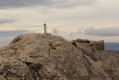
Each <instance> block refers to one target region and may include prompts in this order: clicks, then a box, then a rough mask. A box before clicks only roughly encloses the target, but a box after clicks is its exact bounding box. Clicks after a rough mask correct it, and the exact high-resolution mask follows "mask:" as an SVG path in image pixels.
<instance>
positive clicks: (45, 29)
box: [44, 23, 47, 33]
mask: <svg viewBox="0 0 119 80" xmlns="http://www.w3.org/2000/svg"><path fill="white" fill-rule="evenodd" d="M44 33H47V26H46V23H44Z"/></svg>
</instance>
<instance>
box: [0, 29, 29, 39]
mask: <svg viewBox="0 0 119 80" xmlns="http://www.w3.org/2000/svg"><path fill="white" fill-rule="evenodd" d="M27 32H29V31H27V30H17V31H0V37H15V36H17V35H19V34H23V33H27Z"/></svg>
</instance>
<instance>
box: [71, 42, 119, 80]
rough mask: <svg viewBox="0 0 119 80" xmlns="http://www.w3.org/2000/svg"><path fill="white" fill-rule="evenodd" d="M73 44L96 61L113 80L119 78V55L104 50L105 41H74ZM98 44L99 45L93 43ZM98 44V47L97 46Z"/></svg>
mask: <svg viewBox="0 0 119 80" xmlns="http://www.w3.org/2000/svg"><path fill="white" fill-rule="evenodd" d="M72 43H73V45H74V46H75V47H77V48H78V49H80V50H81V51H82V52H83V53H84V54H85V55H87V56H89V57H90V58H91V59H92V60H93V61H95V62H96V63H97V64H98V65H100V66H101V68H102V69H103V70H104V71H105V73H106V74H107V75H108V76H109V77H110V78H111V79H112V80H119V76H118V75H119V55H114V54H108V53H107V52H106V51H104V42H103V41H93V42H91V41H89V43H85V42H84V43H82V42H81V43H80V42H78V41H77V40H75V41H72ZM92 43H93V44H97V45H92ZM96 46H97V47H96Z"/></svg>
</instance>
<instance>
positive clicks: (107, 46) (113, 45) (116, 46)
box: [105, 42, 119, 50]
mask: <svg viewBox="0 0 119 80" xmlns="http://www.w3.org/2000/svg"><path fill="white" fill-rule="evenodd" d="M105 50H119V43H114V42H110V43H109V42H105Z"/></svg>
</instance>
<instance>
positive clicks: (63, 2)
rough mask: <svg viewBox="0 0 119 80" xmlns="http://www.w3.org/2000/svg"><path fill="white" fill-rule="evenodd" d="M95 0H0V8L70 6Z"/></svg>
mask: <svg viewBox="0 0 119 80" xmlns="http://www.w3.org/2000/svg"><path fill="white" fill-rule="evenodd" d="M94 1H95V0H90V1H89V0H78V1H74V0H0V8H20V7H28V6H45V7H49V6H50V7H59V8H61V7H70V6H76V5H89V4H92V3H93V2H94Z"/></svg>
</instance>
